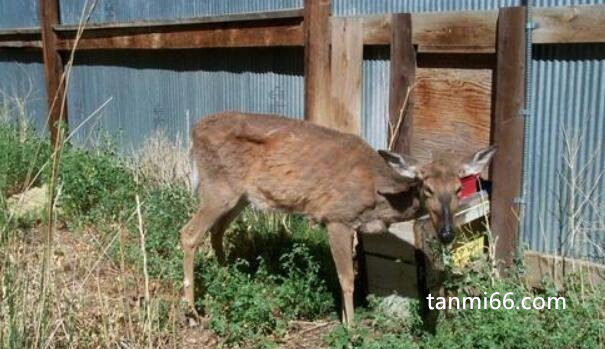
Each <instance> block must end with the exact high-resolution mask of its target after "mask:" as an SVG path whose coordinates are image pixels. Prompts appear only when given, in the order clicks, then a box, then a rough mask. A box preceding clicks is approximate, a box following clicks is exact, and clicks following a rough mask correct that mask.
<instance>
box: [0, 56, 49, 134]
mask: <svg viewBox="0 0 605 349" xmlns="http://www.w3.org/2000/svg"><path fill="white" fill-rule="evenodd" d="M0 105H4V106H5V107H8V108H9V110H10V115H11V116H16V115H20V114H21V113H22V111H21V106H23V107H24V109H23V110H24V112H25V114H26V116H27V117H28V119H29V120H30V122H31V123H32V124H33V126H34V127H35V128H36V129H37V130H38V131H40V132H46V118H47V114H48V106H47V100H46V85H45V80H44V65H43V64H42V58H41V57H40V53H36V52H31V51H21V50H0Z"/></svg>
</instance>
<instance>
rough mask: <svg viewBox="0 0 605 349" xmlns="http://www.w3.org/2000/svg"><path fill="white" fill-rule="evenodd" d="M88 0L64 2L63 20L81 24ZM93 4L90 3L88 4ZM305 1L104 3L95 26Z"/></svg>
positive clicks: (149, 0)
mask: <svg viewBox="0 0 605 349" xmlns="http://www.w3.org/2000/svg"><path fill="white" fill-rule="evenodd" d="M86 2H87V1H86V0H62V1H61V20H62V22H63V23H65V24H75V23H78V21H79V18H80V15H81V13H82V7H83V6H84V5H85V4H86ZM91 2H92V1H90V0H88V3H91ZM302 6H303V0H169V1H167V0H128V1H124V0H102V1H98V4H97V6H96V8H95V10H94V12H93V15H92V18H91V21H92V22H124V21H132V20H139V21H140V20H160V19H167V20H169V19H175V18H190V17H203V16H213V15H223V14H228V13H242V12H264V11H274V10H283V9H291V8H302Z"/></svg>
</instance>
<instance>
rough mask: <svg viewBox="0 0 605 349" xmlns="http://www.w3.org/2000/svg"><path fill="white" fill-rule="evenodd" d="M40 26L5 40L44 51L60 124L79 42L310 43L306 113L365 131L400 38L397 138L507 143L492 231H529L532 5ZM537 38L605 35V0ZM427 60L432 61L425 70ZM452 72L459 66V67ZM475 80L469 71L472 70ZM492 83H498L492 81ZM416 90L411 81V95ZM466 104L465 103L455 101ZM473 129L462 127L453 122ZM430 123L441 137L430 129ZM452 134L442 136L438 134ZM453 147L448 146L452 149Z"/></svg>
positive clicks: (546, 25) (538, 13)
mask: <svg viewBox="0 0 605 349" xmlns="http://www.w3.org/2000/svg"><path fill="white" fill-rule="evenodd" d="M40 5H41V6H40V8H41V16H40V18H41V23H40V28H41V29H40V30H32V29H23V30H19V29H15V30H3V31H0V49H34V50H40V49H41V50H42V53H43V59H44V66H45V73H46V88H47V92H48V98H49V101H48V103H49V128H50V130H51V137H52V138H53V139H55V137H56V136H57V127H56V126H57V122H58V121H64V122H67V120H68V118H67V115H68V112H67V110H66V103H62V101H63V100H64V99H63V97H64V96H65V81H63V80H62V76H63V69H64V63H65V61H66V59H67V57H68V53H69V52H70V51H71V50H73V49H74V48H76V49H77V50H109V49H111V50H120V49H129V50H133V49H135V50H136V49H144V50H169V49H197V48H228V47H284V46H304V47H305V119H306V120H310V121H313V122H316V123H319V124H322V125H325V126H329V127H333V128H337V129H340V130H343V131H347V132H352V133H360V129H361V99H362V90H361V81H362V78H363V77H362V63H363V49H364V46H368V45H382V46H390V58H391V63H390V64H391V69H390V70H391V75H390V85H389V86H390V88H389V93H390V95H389V96H390V97H389V114H390V115H389V118H390V121H391V123H395V124H396V123H398V121H399V120H400V119H401V120H403V121H402V122H401V125H400V127H397V132H396V133H395V134H394V135H393V137H394V138H395V139H394V141H393V142H394V146H395V149H396V150H398V151H400V152H403V153H408V154H412V155H422V154H421V152H422V151H423V150H426V149H431V150H434V151H439V150H440V149H438V148H439V147H441V148H451V149H457V148H461V149H464V150H467V149H468V148H473V147H477V146H479V145H485V144H486V143H489V142H491V143H496V144H498V146H499V151H498V153H497V155H496V158H495V160H494V163H493V166H492V171H491V180H492V182H493V200H492V210H491V212H492V218H491V224H492V230H493V231H494V233H495V234H496V236H497V238H498V248H497V255H498V257H500V258H503V259H504V260H506V261H509V262H510V260H511V258H512V255H513V251H514V249H515V244H516V243H517V241H516V239H517V234H518V217H517V211H518V208H517V203H516V202H515V198H516V197H517V196H518V195H519V190H520V188H521V180H522V178H521V170H522V169H521V167H522V162H523V154H522V152H523V118H522V115H521V109H522V106H523V100H524V97H525V96H524V71H525V49H526V45H525V30H526V23H525V22H526V21H525V9H524V8H523V7H513V8H502V9H500V10H496V11H465V12H439V13H413V14H403V13H402V14H388V15H372V16H359V17H333V16H331V15H330V8H331V3H330V0H305V3H304V10H288V11H276V12H268V13H255V14H240V15H227V16H216V17H207V18H197V19H189V20H173V21H145V22H128V23H116V24H103V25H98V24H95V25H87V26H86V29H85V30H84V32H83V35H82V37H81V38H80V40H79V41H77V40H76V37H77V32H78V28H77V26H73V25H62V24H61V23H60V22H59V13H58V0H40ZM533 20H534V21H535V22H537V23H539V27H538V28H536V29H535V30H533V42H534V43H535V44H552V43H568V44H569V43H591V42H605V35H604V34H603V33H605V5H595V6H578V7H559V8H537V9H535V10H534V15H533ZM425 68H472V69H477V71H476V74H474V75H473V76H472V77H470V78H468V79H466V80H469V81H471V82H472V83H471V85H472V84H473V83H476V85H478V86H482V87H480V88H479V91H477V89H476V88H474V87H472V86H471V87H470V88H469V87H468V86H457V87H454V88H453V89H452V86H439V85H438V84H435V83H431V81H432V80H431V76H433V77H434V76H435V74H444V73H448V70H442V71H426V69H425ZM423 69H425V70H423ZM449 72H451V70H450V71H449ZM463 80H464V79H463ZM485 86H487V88H485ZM407 91H410V93H409V96H408V93H407ZM454 94H461V95H462V96H464V98H467V97H468V98H470V99H473V98H475V99H477V101H478V102H477V103H476V104H478V105H477V106H475V107H472V108H470V109H469V110H468V111H467V112H465V113H463V114H462V115H460V114H458V115H455V114H453V113H452V111H451V110H448V105H447V103H445V104H444V103H441V104H440V103H439V100H440V99H444V100H446V101H447V97H448V96H452V95H454ZM454 109H455V108H454ZM460 122H461V123H465V124H466V125H467V126H468V127H471V128H474V129H476V130H474V131H473V132H471V135H470V136H468V137H467V136H460V135H457V134H456V132H452V130H451V129H449V128H450V127H453V125H454V124H455V123H460ZM423 134H430V135H431V137H428V138H427V137H421V135H423ZM437 137H445V138H446V139H447V140H448V141H447V142H445V145H444V143H443V142H441V143H439V144H436V143H434V142H433V141H432V138H437ZM441 150H445V149H441Z"/></svg>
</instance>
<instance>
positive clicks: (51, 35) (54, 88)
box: [40, 0, 67, 145]
mask: <svg viewBox="0 0 605 349" xmlns="http://www.w3.org/2000/svg"><path fill="white" fill-rule="evenodd" d="M58 2H59V0H40V9H41V14H40V27H41V29H42V56H43V59H44V73H45V74H46V93H47V94H48V127H49V130H50V137H51V142H52V144H53V145H55V143H56V141H57V136H58V131H59V129H58V123H59V122H60V121H61V122H67V103H65V105H64V106H63V105H62V104H63V103H62V102H63V98H64V95H65V83H61V76H62V75H63V61H62V59H61V55H60V54H59V51H58V50H57V43H58V38H57V34H56V33H55V31H54V29H53V26H54V25H57V24H59V3H58Z"/></svg>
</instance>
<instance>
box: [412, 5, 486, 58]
mask: <svg viewBox="0 0 605 349" xmlns="http://www.w3.org/2000/svg"><path fill="white" fill-rule="evenodd" d="M497 19H498V13H497V12H494V11H472V12H471V11H460V12H436V13H426V12H425V13H415V14H413V16H412V24H413V35H412V40H413V42H414V44H416V45H418V46H419V47H418V49H419V51H422V52H435V51H437V52H441V51H456V50H461V51H462V52H465V51H469V50H474V51H478V52H485V51H487V52H489V51H490V50H491V51H493V49H494V43H495V42H496V26H495V23H496V20H497Z"/></svg>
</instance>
